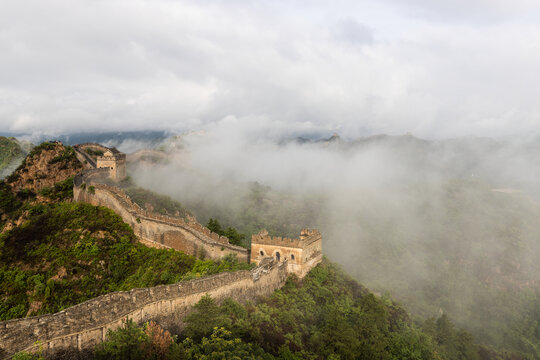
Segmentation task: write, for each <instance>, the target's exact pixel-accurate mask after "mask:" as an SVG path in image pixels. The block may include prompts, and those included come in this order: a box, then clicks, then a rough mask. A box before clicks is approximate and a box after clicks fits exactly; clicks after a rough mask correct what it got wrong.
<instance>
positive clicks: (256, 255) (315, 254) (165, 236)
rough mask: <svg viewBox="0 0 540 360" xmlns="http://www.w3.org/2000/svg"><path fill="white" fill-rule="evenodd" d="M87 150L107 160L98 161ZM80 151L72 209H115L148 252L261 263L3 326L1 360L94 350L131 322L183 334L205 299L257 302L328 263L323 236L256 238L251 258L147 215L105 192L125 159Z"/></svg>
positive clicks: (194, 226) (192, 229) (112, 190)
mask: <svg viewBox="0 0 540 360" xmlns="http://www.w3.org/2000/svg"><path fill="white" fill-rule="evenodd" d="M84 148H90V149H93V150H95V151H99V152H102V153H103V155H102V156H98V157H97V159H96V160H94V159H93V158H92V157H91V156H90V155H89V154H88V153H86V152H85V151H84V150H83V149H84ZM75 150H76V154H77V157H78V158H79V160H80V161H81V162H82V163H83V164H85V166H86V168H87V169H86V170H84V171H82V172H80V173H79V174H78V175H77V176H75V178H74V187H73V198H74V201H83V202H87V203H90V204H93V205H99V206H105V207H108V208H110V209H112V210H113V211H115V212H116V213H117V214H118V215H120V216H121V217H122V219H123V220H124V221H125V222H126V223H127V224H129V225H130V226H131V227H132V228H133V231H134V233H135V235H136V236H137V238H138V240H139V241H140V242H142V243H143V244H145V245H147V246H152V247H159V248H172V249H175V250H179V251H183V252H185V253H188V254H191V255H194V256H199V257H201V256H202V257H208V258H211V259H216V260H217V259H220V258H222V257H224V256H226V255H229V254H234V255H236V257H237V259H238V260H239V261H243V262H252V263H255V264H256V267H255V268H254V269H253V270H251V271H247V270H243V271H237V272H226V273H220V274H216V275H213V276H209V277H206V278H202V279H197V280H191V281H185V282H179V283H176V284H172V285H161V286H157V287H153V288H146V289H133V290H131V291H125V292H114V293H110V294H107V295H103V296H100V297H97V298H95V299H92V300H89V301H86V302H84V303H82V304H78V305H75V306H73V307H70V308H67V309H65V310H63V311H60V312H58V313H55V314H49V315H42V316H36V317H29V318H23V319H14V320H8V321H4V322H0V338H1V343H0V358H1V359H7V358H10V357H11V356H12V355H13V354H15V353H16V352H19V351H30V352H32V351H36V350H38V349H44V350H46V351H52V352H54V351H55V350H58V349H62V348H70V347H71V348H78V349H84V348H91V347H93V346H95V345H96V344H98V343H100V342H102V341H104V340H105V337H106V334H107V331H108V330H113V329H116V328H118V327H119V326H121V325H122V323H123V321H124V320H125V319H126V318H127V317H129V318H131V319H133V320H134V321H136V322H137V323H144V322H146V321H149V320H154V321H157V322H159V323H160V324H161V325H162V326H164V327H165V328H167V327H168V328H174V327H176V328H181V326H182V319H183V318H184V317H185V315H186V314H187V313H188V312H189V310H190V308H191V307H192V306H193V305H195V304H196V303H197V302H198V301H199V300H200V299H201V297H202V296H203V295H205V294H209V295H211V296H212V297H214V298H216V299H217V300H218V301H221V300H223V299H225V298H232V299H235V300H237V301H242V302H245V301H248V300H250V301H256V300H257V298H259V297H261V296H267V295H270V294H271V293H272V292H273V291H274V290H276V289H279V288H281V287H282V286H283V285H284V283H285V281H286V279H287V277H288V275H289V274H296V275H297V276H299V277H300V278H301V277H303V276H305V275H306V274H307V273H308V272H309V270H310V269H312V268H313V267H314V266H316V265H317V264H318V263H319V262H320V261H321V260H322V237H321V234H320V232H319V231H317V230H302V233H301V234H300V238H299V239H289V238H281V237H270V236H268V233H267V232H266V231H264V230H263V231H261V232H260V233H259V234H256V235H253V236H252V242H251V251H250V250H248V249H245V248H243V247H240V246H236V245H232V244H230V243H229V241H228V239H227V238H226V237H222V236H219V235H218V234H216V233H213V232H211V231H210V230H209V229H208V228H206V227H204V226H202V225H201V224H199V223H198V222H197V221H196V219H195V218H193V217H188V219H187V220H184V219H182V218H173V217H168V216H163V215H160V214H156V213H153V212H151V211H148V210H145V209H143V208H141V207H140V206H139V205H138V204H136V203H135V202H133V201H132V200H131V199H130V197H129V196H128V195H127V194H126V193H125V192H124V191H123V190H122V189H121V188H119V187H117V186H114V185H110V184H105V181H104V179H113V180H115V181H118V180H121V179H122V177H123V176H125V174H126V173H125V155H124V154H121V153H119V152H118V151H117V150H116V149H114V150H111V149H109V148H107V147H104V146H103V145H100V144H93V143H91V144H81V145H79V146H76V147H75ZM122 167H124V168H122ZM251 253H253V254H251Z"/></svg>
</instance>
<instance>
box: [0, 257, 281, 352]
mask: <svg viewBox="0 0 540 360" xmlns="http://www.w3.org/2000/svg"><path fill="white" fill-rule="evenodd" d="M287 275H288V272H287V263H286V262H277V261H274V260H273V259H270V258H268V259H266V260H265V261H263V262H261V264H260V265H259V266H258V267H256V268H255V269H253V270H250V271H248V270H241V271H236V272H225V273H220V274H216V275H212V276H208V277H205V278H202V279H197V280H191V281H186V282H179V283H176V284H172V285H160V286H156V287H152V288H146V289H133V290H131V291H123V292H114V293H110V294H107V295H102V296H100V297H97V298H94V299H92V300H89V301H86V302H84V303H82V304H79V305H75V306H72V307H70V308H68V309H65V310H63V311H60V312H58V313H55V314H50V315H43V316H37V317H31V318H24V319H15V320H8V321H4V322H1V323H0V339H1V340H2V341H1V343H0V358H1V359H7V358H9V357H10V356H11V355H13V354H14V353H16V352H19V351H36V350H38V349H39V348H40V347H42V348H43V349H44V350H48V351H52V352H54V351H56V350H59V349H62V348H78V349H84V348H91V347H93V346H95V345H96V344H98V343H100V342H102V341H104V340H105V337H106V334H107V331H108V330H114V329H116V328H118V327H120V326H121V325H122V321H123V320H125V319H126V318H128V317H129V318H130V319H133V320H134V321H135V322H137V323H144V322H146V321H150V320H154V321H157V322H159V323H160V324H161V325H162V326H164V327H165V328H174V327H180V328H181V327H182V326H183V325H182V320H183V319H184V318H185V316H186V315H187V314H188V313H189V312H190V310H191V307H192V306H193V305H195V304H196V303H197V302H198V301H199V300H200V299H201V298H202V296H204V295H205V294H209V295H211V296H212V297H213V298H215V299H217V301H222V300H224V299H226V298H232V299H234V300H236V301H240V302H245V301H255V300H257V298H259V297H261V296H268V295H270V294H271V293H272V292H273V291H274V290H276V289H278V288H281V287H282V286H283V285H284V284H285V282H286V280H287Z"/></svg>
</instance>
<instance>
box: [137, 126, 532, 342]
mask: <svg viewBox="0 0 540 360" xmlns="http://www.w3.org/2000/svg"><path fill="white" fill-rule="evenodd" d="M279 126H280V125H279V124H276V123H275V122H273V121H271V120H268V119H264V118H249V119H242V118H235V117H228V118H226V119H223V120H221V121H218V122H215V123H212V124H208V125H207V126H206V127H205V129H204V131H203V132H196V133H191V134H186V135H184V136H181V137H179V138H176V139H174V140H167V141H166V142H165V143H164V144H163V145H161V148H165V149H167V148H169V149H170V148H172V146H171V144H176V145H177V146H176V147H175V149H176V151H174V152H173V154H172V155H171V157H170V159H169V162H166V163H163V162H160V163H158V164H148V163H144V162H143V163H138V164H132V165H131V168H130V169H129V170H130V173H131V176H132V177H133V179H134V180H135V181H136V182H137V183H138V184H139V185H141V186H144V187H146V188H150V189H152V190H154V191H157V192H160V193H166V194H168V195H170V196H172V197H173V198H175V199H177V200H179V201H181V202H182V203H183V204H184V205H185V206H187V207H188V209H190V210H192V211H194V212H195V214H196V215H197V216H198V217H199V220H200V221H201V222H206V221H207V220H208V218H209V217H217V218H218V219H220V221H222V223H223V225H224V226H235V227H239V228H240V230H241V231H243V232H245V233H246V234H247V235H248V236H249V235H251V234H252V233H254V232H257V231H259V230H261V228H262V227H266V226H272V227H273V233H274V235H294V234H297V231H298V230H299V228H300V227H303V226H309V227H317V228H319V229H321V230H322V232H323V237H324V252H325V254H326V255H327V256H329V257H330V259H331V260H333V261H337V262H339V263H340V264H342V265H343V266H344V267H345V269H346V270H347V271H348V273H350V274H351V275H353V276H354V277H356V278H357V279H359V280H361V281H362V282H363V283H364V284H366V285H368V286H369V287H370V288H371V289H373V290H375V291H381V292H382V291H389V292H391V294H392V296H394V297H395V298H397V299H399V300H400V301H402V302H404V303H405V304H406V305H407V307H408V309H410V310H411V311H413V312H415V313H416V314H420V315H423V316H438V315H439V314H440V312H441V311H442V312H446V313H449V314H450V315H451V317H452V318H453V319H454V320H455V321H456V322H457V323H458V324H459V325H460V326H465V327H466V328H467V329H469V330H470V331H473V333H474V334H475V335H476V336H478V337H477V339H478V341H480V342H484V343H490V344H498V342H500V341H502V337H501V338H497V336H495V335H493V334H503V332H502V330H501V329H503V328H504V326H507V325H508V324H509V321H518V320H517V319H516V316H519V314H520V311H521V310H516V309H521V308H522V307H523V309H524V306H525V305H524V303H521V302H520V301H521V298H520V296H519V295H516V296H509V297H507V298H504V296H503V295H501V294H513V293H514V292H515V294H521V293H523V294H526V292H527V291H529V290H530V291H535V289H536V287H535V286H536V285H535V284H538V281H539V280H540V267H539V266H538V265H537V261H536V259H537V257H538V255H539V254H540V247H539V246H538V244H537V241H536V239H537V237H538V234H540V230H539V229H537V226H536V223H537V220H536V219H537V218H538V216H540V207H539V205H538V201H539V199H540V187H539V186H538V184H537V181H536V179H538V177H539V176H540V166H538V164H540V147H538V145H537V141H535V140H534V139H530V141H524V140H523V139H521V140H520V141H519V142H497V141H495V140H492V139H489V138H476V137H470V138H456V139H447V140H440V141H426V140H422V139H419V138H416V137H414V136H411V135H407V136H399V137H388V136H376V137H371V138H363V139H359V140H357V141H343V140H341V139H338V138H335V137H334V138H332V139H328V140H326V141H316V142H313V141H305V139H304V140H302V139H295V138H294V135H293V134H294V133H295V132H296V131H297V134H301V133H302V130H305V129H295V128H293V129H291V132H290V134H291V136H290V137H289V138H282V137H280V136H279V134H281V130H282V129H280V127H279ZM283 126H285V125H283ZM328 138H330V136H328ZM178 149H180V150H178ZM254 183H258V184H260V185H257V186H255V187H254V185H253V184H254ZM265 186H270V187H271V190H269V191H268V192H266V190H264V189H265V188H264V187H265ZM254 189H255V190H254ZM254 194H255V195H254ZM261 194H262V195H261ZM252 196H255V198H253V197H252ZM254 209H258V210H254ZM260 214H262V217H260V221H253V220H252V219H253V218H257V216H258V215H260ZM290 231H294V233H293V234H289V232H290ZM494 294H497V295H494ZM528 299H534V296H531V297H529V298H528ZM509 319H510V320H509ZM501 324H506V325H504V326H503V327H501ZM508 326H510V325H508ZM501 336H503V335H501Z"/></svg>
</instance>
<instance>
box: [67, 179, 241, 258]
mask: <svg viewBox="0 0 540 360" xmlns="http://www.w3.org/2000/svg"><path fill="white" fill-rule="evenodd" d="M107 174H108V170H107V169H91V170H86V171H83V172H82V173H80V174H78V175H77V176H76V177H75V179H74V187H73V198H74V200H75V201H83V202H87V203H90V204H92V205H97V206H105V207H107V208H109V209H112V210H113V211H114V212H116V213H117V214H118V215H120V217H122V219H123V220H124V221H125V222H126V223H127V224H129V225H130V226H131V227H132V228H133V231H134V233H135V235H136V236H137V237H138V239H139V240H140V241H141V242H142V243H144V244H145V245H148V246H153V247H161V248H172V249H175V250H179V251H183V252H185V253H187V254H190V255H193V256H205V257H208V258H211V259H216V260H217V259H220V258H222V257H224V256H226V255H229V254H234V255H236V257H237V259H238V260H239V261H242V262H249V250H247V249H245V248H243V247H240V246H236V245H232V244H230V243H229V240H228V239H227V238H226V237H223V236H219V235H218V234H216V233H213V232H211V231H210V230H209V229H208V228H206V227H204V226H202V225H201V224H199V223H198V222H197V221H196V220H195V219H194V218H191V219H189V220H188V221H185V220H184V219H181V218H171V217H168V216H163V215H159V214H155V213H152V212H149V211H146V210H144V209H142V208H141V207H140V206H139V205H137V204H136V203H134V202H133V201H132V200H131V199H130V197H129V196H128V195H127V194H126V193H125V192H124V191H122V190H121V189H119V188H118V187H115V186H110V185H105V184H101V183H99V179H100V178H103V177H104V176H107ZM83 184H85V185H83ZM90 186H92V189H90Z"/></svg>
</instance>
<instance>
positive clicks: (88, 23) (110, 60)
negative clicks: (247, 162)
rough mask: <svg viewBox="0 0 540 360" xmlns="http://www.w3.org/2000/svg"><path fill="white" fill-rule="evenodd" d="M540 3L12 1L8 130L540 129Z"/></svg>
mask: <svg viewBox="0 0 540 360" xmlns="http://www.w3.org/2000/svg"><path fill="white" fill-rule="evenodd" d="M539 24H540V3H539V2H538V1H532V0H512V1H509V0H489V1H488V0H453V1H450V0H439V1H435V0H379V1H374V0H370V1H366V0H355V1H349V0H335V1H319V0H313V1H299V0H292V1H291V0H289V1H285V0H272V1H255V0H253V1H250V0H227V1H220V0H207V1H182V0H178V1H176V0H175V1H173V0H169V1H167V0H162V1H159V0H130V1H118V0H92V1H90V0H88V1H83V0H49V1H46V2H45V1H41V0H33V1H32V0H17V1H0V49H1V56H0V131H3V132H6V131H12V132H26V133H35V132H40V133H53V134H54V133H56V134H60V133H68V132H80V131H119V130H150V129H151V130H169V131H172V132H179V133H181V132H186V131H192V130H211V129H220V128H223V127H228V128H232V129H237V130H238V131H243V130H244V129H248V130H250V131H255V136H263V135H266V134H269V133H270V134H276V135H278V136H280V135H284V134H295V135H300V134H309V133H325V132H326V133H333V132H337V133H339V134H340V135H341V136H343V137H346V138H355V137H360V136H367V135H372V134H378V133H386V134H393V135H399V134H404V133H408V132H409V133H412V134H414V135H417V136H420V137H425V138H451V137H458V136H489V137H494V138H505V137H512V136H522V135H531V134H538V133H539V132H540V105H539V102H538V101H537V100H538V95H537V94H538V93H539V91H538V90H539V86H540V85H539V84H540V25H539Z"/></svg>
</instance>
